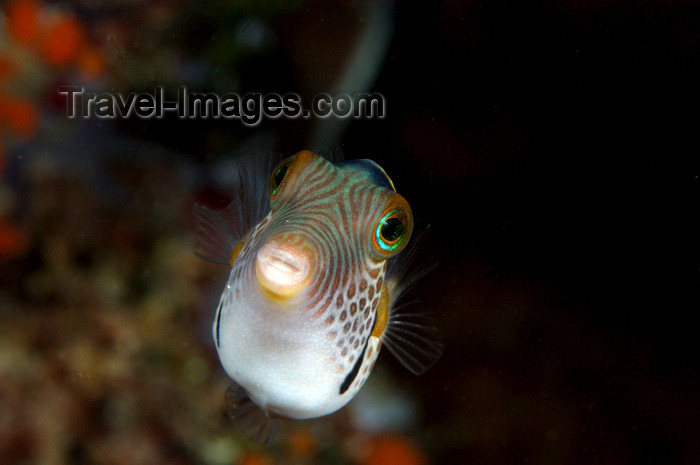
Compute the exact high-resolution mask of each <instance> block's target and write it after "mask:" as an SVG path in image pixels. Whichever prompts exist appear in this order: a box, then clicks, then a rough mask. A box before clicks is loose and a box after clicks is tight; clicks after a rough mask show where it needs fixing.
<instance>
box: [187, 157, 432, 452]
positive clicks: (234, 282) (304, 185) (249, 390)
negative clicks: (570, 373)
mask: <svg viewBox="0 0 700 465" xmlns="http://www.w3.org/2000/svg"><path fill="white" fill-rule="evenodd" d="M280 159H281V157H280V156H279V155H276V154H271V153H269V154H268V153H264V154H261V153H254V154H251V155H249V156H247V157H242V158H239V159H238V160H237V161H236V167H235V168H236V175H237V181H238V184H239V185H238V186H237V195H236V197H235V198H234V200H233V202H232V203H231V204H230V205H229V206H228V207H226V208H225V209H223V210H220V211H212V210H209V209H207V208H206V207H203V206H201V205H196V206H195V209H194V215H195V218H196V220H197V253H198V255H199V256H200V257H202V258H204V259H207V260H210V261H215V262H218V263H226V264H228V265H230V267H231V272H230V275H229V278H228V281H227V283H226V285H225V288H224V290H223V292H222V294H221V299H220V301H219V304H218V308H217V311H216V317H215V318H214V325H213V336H214V342H215V345H216V349H217V351H218V355H219V358H220V360H221V364H222V366H223V368H224V370H225V371H226V373H227V374H228V375H229V377H230V378H231V379H232V380H233V381H234V384H233V385H232V386H231V387H230V388H229V389H228V390H227V392H226V409H227V412H228V414H229V417H230V418H231V419H232V421H233V423H234V425H235V426H237V427H238V428H239V429H240V430H242V431H243V432H244V433H245V434H246V435H248V436H249V437H251V438H252V439H254V440H257V441H259V442H262V443H268V442H269V441H270V440H271V438H272V437H273V435H274V431H275V428H276V424H277V419H278V418H291V419H307V418H315V417H320V416H323V415H327V414H330V413H332V412H335V411H336V410H338V409H340V408H341V407H343V406H344V405H345V404H347V403H348V402H349V401H350V400H351V399H352V398H353V397H354V396H355V394H357V392H358V390H359V389H360V388H361V387H362V385H363V384H364V383H365V381H366V380H367V378H368V376H369V374H370V372H371V371H372V368H373V366H374V363H375V360H376V359H377V355H378V354H379V351H380V349H381V347H382V345H386V346H387V348H388V349H389V350H390V351H391V352H392V353H393V354H394V355H395V356H397V358H398V359H399V360H400V361H401V363H402V364H403V365H404V366H405V367H406V368H408V369H409V370H410V371H412V372H414V373H416V374H420V373H422V372H423V371H425V370H426V369H427V368H428V367H430V366H431V365H432V364H433V363H434V362H435V361H436V360H437V359H438V358H439V356H440V354H441V352H442V344H441V343H440V342H439V339H438V336H437V330H436V329H435V327H434V326H432V324H430V323H429V319H428V320H425V319H422V317H423V316H425V315H421V314H413V313H408V312H406V311H404V310H403V309H404V308H405V306H398V305H396V302H397V299H398V298H399V297H400V296H401V294H402V293H403V291H404V290H405V289H406V288H407V286H408V285H409V284H411V283H412V282H413V281H415V279H416V278H417V277H418V276H419V275H420V273H409V272H408V269H409V266H408V265H409V264H411V262H412V261H413V260H412V259H411V258H412V256H413V255H414V253H413V252H414V251H415V247H408V248H407V249H406V247H407V245H408V243H409V240H410V238H411V234H412V231H413V217H412V213H411V208H410V206H409V204H408V202H407V201H406V199H404V198H403V197H402V196H401V195H399V194H398V193H397V192H396V189H395V188H394V184H393V183H392V181H391V179H389V177H388V176H387V174H386V173H385V172H384V170H383V169H382V168H381V167H380V166H379V165H377V164H376V163H374V162H373V161H371V160H348V161H345V160H336V161H331V160H329V159H326V158H323V157H321V156H318V155H316V154H314V153H312V152H309V151H301V152H299V153H297V154H295V155H293V156H292V157H289V158H287V159H285V160H282V161H281V162H280ZM403 249H406V250H405V251H404V253H403V254H400V255H399V256H398V257H397V254H399V252H401V251H402V250H403Z"/></svg>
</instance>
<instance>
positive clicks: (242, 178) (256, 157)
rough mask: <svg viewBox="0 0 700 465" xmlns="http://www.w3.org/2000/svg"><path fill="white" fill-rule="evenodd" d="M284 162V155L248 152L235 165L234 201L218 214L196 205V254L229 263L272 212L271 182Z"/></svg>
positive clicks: (218, 261) (217, 261)
mask: <svg viewBox="0 0 700 465" xmlns="http://www.w3.org/2000/svg"><path fill="white" fill-rule="evenodd" d="M281 160H282V155H279V154H276V153H273V152H261V151H258V152H255V151H252V152H247V153H246V154H244V155H242V156H240V157H239V158H238V159H236V160H235V162H234V164H233V170H235V174H234V176H233V184H234V185H233V186H232V189H233V201H232V202H231V203H230V204H229V205H228V206H227V207H226V208H224V209H222V210H218V211H214V210H211V209H209V208H207V207H205V206H203V205H195V206H194V210H193V214H194V217H195V220H196V224H197V226H196V229H197V233H196V234H197V248H196V250H195V251H196V253H197V255H199V256H200V257H201V258H203V259H205V260H209V261H212V262H216V263H222V264H227V263H229V262H230V259H231V253H232V252H233V248H234V247H235V246H236V244H238V243H240V242H241V241H242V240H244V239H245V237H246V236H247V235H248V233H249V232H250V230H251V229H253V227H254V226H255V225H256V224H258V223H259V222H260V221H262V219H263V218H265V216H266V215H267V214H268V212H269V211H270V194H269V189H268V181H269V177H270V173H272V170H273V169H274V168H275V166H276V165H277V164H278V163H279V162H280V161H281Z"/></svg>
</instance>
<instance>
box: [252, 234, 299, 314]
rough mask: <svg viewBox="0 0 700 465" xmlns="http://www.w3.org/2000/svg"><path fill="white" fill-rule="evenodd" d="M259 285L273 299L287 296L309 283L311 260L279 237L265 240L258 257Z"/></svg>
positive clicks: (256, 267)
mask: <svg viewBox="0 0 700 465" xmlns="http://www.w3.org/2000/svg"><path fill="white" fill-rule="evenodd" d="M255 273H256V275H257V278H258V283H259V284H260V287H261V288H262V289H263V290H264V291H266V293H267V294H268V297H271V298H272V299H273V300H283V301H284V300H288V299H290V298H291V297H293V296H294V295H297V294H298V293H299V292H301V291H302V290H303V289H304V288H305V287H306V285H307V284H308V283H309V280H310V276H311V261H310V260H309V257H308V256H307V255H306V254H305V253H303V252H302V251H300V250H299V249H297V248H294V247H291V246H289V245H287V244H284V243H281V242H278V241H269V242H267V243H265V244H264V245H263V246H262V247H261V248H260V250H259V251H258V253H257V256H256V259H255Z"/></svg>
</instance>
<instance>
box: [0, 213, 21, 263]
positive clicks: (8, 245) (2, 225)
mask: <svg viewBox="0 0 700 465" xmlns="http://www.w3.org/2000/svg"><path fill="white" fill-rule="evenodd" d="M26 244H27V240H26V237H25V235H24V233H23V232H22V231H21V230H20V229H19V228H17V227H15V226H13V225H12V224H10V223H8V222H7V221H5V220H3V219H2V218H0V259H3V258H4V259H8V258H14V257H17V256H19V255H21V254H22V252H24V250H25V248H26Z"/></svg>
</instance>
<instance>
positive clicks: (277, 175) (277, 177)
mask: <svg viewBox="0 0 700 465" xmlns="http://www.w3.org/2000/svg"><path fill="white" fill-rule="evenodd" d="M291 164H292V163H291V162H288V163H285V164H283V165H282V166H280V167H279V168H277V169H276V170H275V172H274V173H273V174H272V177H271V178H270V197H272V196H273V195H275V194H276V193H277V190H279V188H280V185H282V181H284V177H285V176H286V175H287V170H289V165H291Z"/></svg>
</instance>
